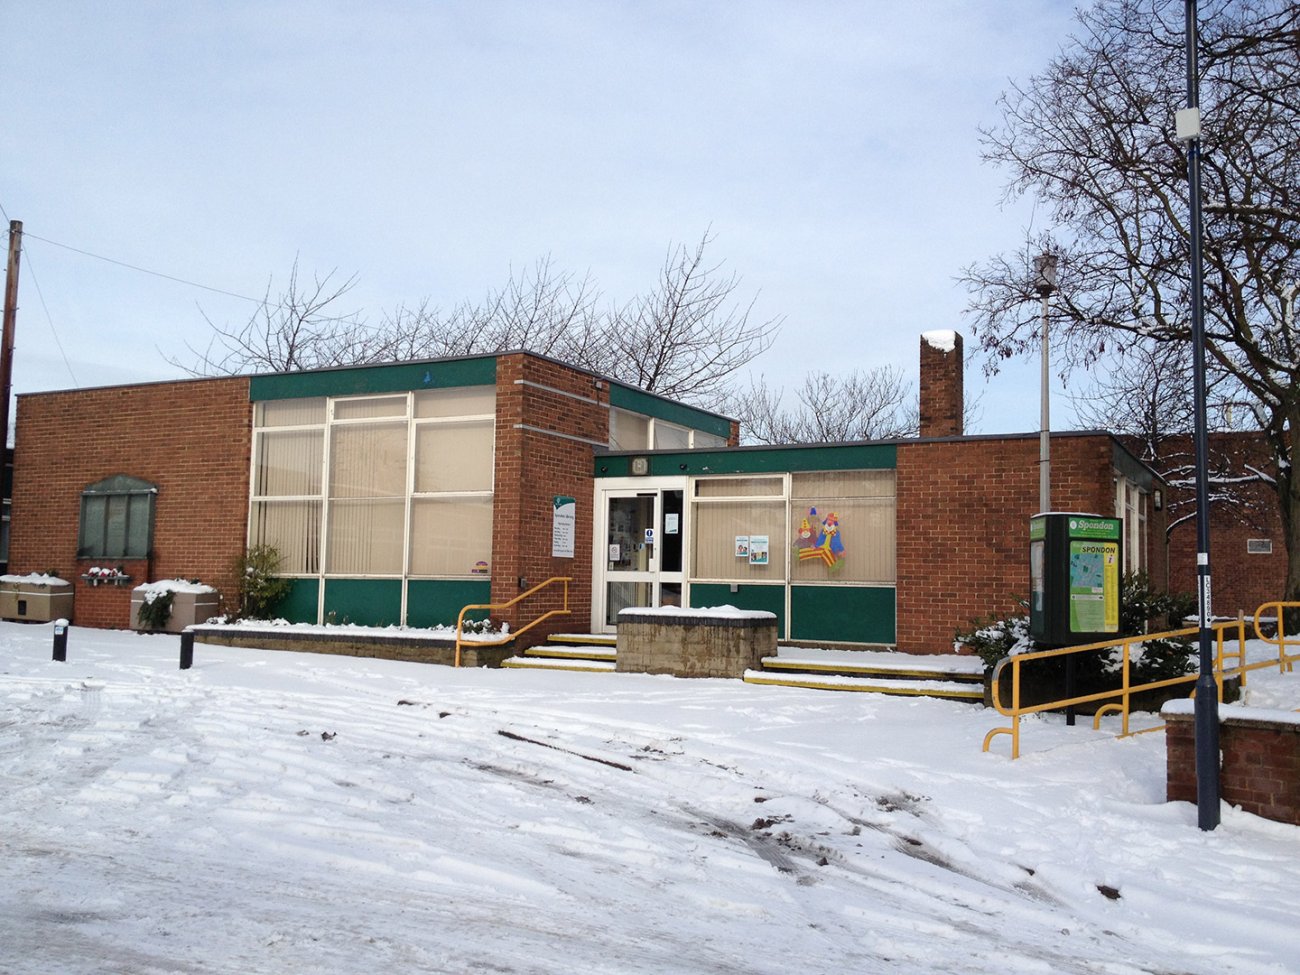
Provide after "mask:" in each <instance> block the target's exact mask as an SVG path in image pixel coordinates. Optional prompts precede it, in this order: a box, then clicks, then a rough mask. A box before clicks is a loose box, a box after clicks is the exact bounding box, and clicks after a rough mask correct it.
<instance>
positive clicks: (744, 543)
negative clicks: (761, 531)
mask: <svg viewBox="0 0 1300 975" xmlns="http://www.w3.org/2000/svg"><path fill="white" fill-rule="evenodd" d="M736 558H738V559H747V558H749V536H748V535H737V536H736Z"/></svg>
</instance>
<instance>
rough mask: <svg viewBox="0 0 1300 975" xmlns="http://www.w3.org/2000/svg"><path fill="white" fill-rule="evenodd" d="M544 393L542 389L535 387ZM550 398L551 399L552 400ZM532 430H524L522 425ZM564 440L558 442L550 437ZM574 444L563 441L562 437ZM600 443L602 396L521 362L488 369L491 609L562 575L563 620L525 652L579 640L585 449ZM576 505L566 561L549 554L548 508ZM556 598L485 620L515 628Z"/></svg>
mask: <svg viewBox="0 0 1300 975" xmlns="http://www.w3.org/2000/svg"><path fill="white" fill-rule="evenodd" d="M544 387H549V388H544ZM555 390H559V392H555ZM524 425H526V426H528V427H535V428H540V431H554V432H553V433H552V432H539V430H530V429H523V426H524ZM557 434H563V435H564V436H558V435H557ZM574 437H576V438H581V439H577V440H575V439H570V438H574ZM608 441H609V387H608V385H607V384H606V383H604V382H601V383H599V385H598V384H597V381H596V380H595V378H594V377H592V376H591V375H589V374H587V373H584V372H579V371H577V370H575V369H571V368H569V367H567V366H564V365H562V364H560V363H558V362H550V361H547V360H544V359H536V358H533V357H531V356H525V355H510V356H502V357H501V358H500V359H498V360H497V450H496V488H495V495H496V497H495V502H494V508H493V510H494V525H493V531H492V562H493V564H492V601H493V602H504V601H506V600H509V599H512V598H514V597H515V596H517V595H519V593H520V592H521V591H522V589H521V586H520V584H519V580H520V579H521V578H522V579H525V580H526V581H527V585H529V586H532V585H536V584H537V583H539V582H542V581H544V580H545V579H548V578H550V577H552V576H570V577H572V580H573V581H572V582H571V583H570V584H569V608H570V610H571V612H570V614H569V615H568V616H561V617H557V618H555V619H553V620H550V621H548V622H547V623H544V624H542V625H541V626H539V627H538V628H537V629H536V630H532V631H530V632H529V633H528V634H527V635H526V636H525V637H524V641H523V642H525V643H527V644H529V645H531V644H533V643H537V642H540V641H542V640H544V639H545V637H546V634H548V633H562V632H586V631H587V630H588V629H589V627H590V623H591V598H592V593H591V565H592V551H591V544H592V541H591V525H592V504H593V486H594V485H593V478H592V467H593V463H594V462H593V451H594V444H595V443H600V444H605V443H608ZM557 495H567V496H569V497H572V498H576V499H577V531H576V535H577V538H576V543H575V547H574V557H573V558H571V559H568V558H554V557H552V555H551V524H552V512H553V499H554V498H555V497H556V496H557ZM560 605H561V600H560V591H559V590H558V589H556V590H555V591H554V592H548V593H539V594H538V595H537V596H535V597H532V598H531V599H529V600H527V601H526V604H525V605H522V606H520V607H518V608H517V610H516V611H515V612H513V613H505V614H494V618H498V619H501V618H504V619H507V620H509V621H510V623H511V625H512V626H514V627H515V628H518V627H519V626H520V625H522V624H524V623H526V622H528V621H529V620H532V619H534V618H536V617H537V616H538V615H539V614H540V613H542V612H545V611H547V610H550V609H558V608H560Z"/></svg>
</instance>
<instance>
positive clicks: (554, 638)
mask: <svg viewBox="0 0 1300 975" xmlns="http://www.w3.org/2000/svg"><path fill="white" fill-rule="evenodd" d="M546 640H547V642H548V643H552V644H556V643H558V644H564V645H568V646H572V645H574V644H577V645H579V646H591V647H613V646H617V645H618V637H617V636H615V635H614V634H613V633H552V634H551V635H550V636H548V637H547V638H546Z"/></svg>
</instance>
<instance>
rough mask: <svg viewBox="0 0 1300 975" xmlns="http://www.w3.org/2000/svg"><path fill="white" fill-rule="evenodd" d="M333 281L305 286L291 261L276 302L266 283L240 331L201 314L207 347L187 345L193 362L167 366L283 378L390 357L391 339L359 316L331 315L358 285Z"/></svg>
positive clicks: (174, 360)
mask: <svg viewBox="0 0 1300 975" xmlns="http://www.w3.org/2000/svg"><path fill="white" fill-rule="evenodd" d="M335 275H336V272H334V271H331V272H330V273H329V274H327V275H325V276H324V277H323V278H322V277H315V278H313V280H312V283H311V284H305V283H304V282H302V281H300V280H299V276H298V261H297V259H296V258H295V260H294V262H293V267H292V269H291V270H290V271H289V281H288V283H287V284H286V286H285V288H284V290H283V291H282V292H281V293H280V295H279V297H278V298H272V297H271V291H272V285H273V282H268V283H267V286H266V296H265V297H264V298H263V300H262V303H261V305H260V306H258V309H257V311H255V312H254V313H253V314H252V315H251V316H250V317H249V319H248V321H247V322H245V323H244V324H243V325H240V326H234V327H227V326H222V325H218V324H216V323H215V322H213V321H212V319H211V318H209V317H208V316H207V314H206V313H204V315H203V317H204V319H205V320H206V321H207V323H208V325H209V326H210V327H211V329H212V335H211V338H210V339H209V342H208V345H207V347H206V348H204V349H202V350H199V349H196V348H194V346H192V345H189V344H188V343H186V348H187V349H188V351H189V353H190V355H191V356H193V357H194V358H193V360H192V361H188V362H183V361H181V360H180V359H178V358H176V357H168V358H167V361H168V362H169V363H171V364H172V365H173V366H176V367H177V368H178V369H182V370H184V371H185V372H188V373H189V374H190V375H192V376H215V375H230V374H233V373H239V372H287V371H290V370H294V369H312V368H316V367H319V366H336V365H344V364H347V363H356V362H375V361H381V360H383V359H385V358H390V357H392V349H391V347H390V340H389V337H388V336H387V335H385V334H384V332H383V331H382V330H375V329H371V328H369V327H367V325H366V323H365V320H364V319H363V318H362V316H361V313H360V312H359V311H351V312H343V313H338V314H336V313H334V312H335V308H336V306H337V305H338V304H339V303H340V302H341V301H342V300H343V298H345V297H346V296H347V294H348V293H349V292H350V291H351V290H352V289H353V288H354V287H356V283H357V276H356V275H355V274H354V275H352V276H351V277H349V278H347V279H345V280H343V281H341V282H337V283H336V282H335Z"/></svg>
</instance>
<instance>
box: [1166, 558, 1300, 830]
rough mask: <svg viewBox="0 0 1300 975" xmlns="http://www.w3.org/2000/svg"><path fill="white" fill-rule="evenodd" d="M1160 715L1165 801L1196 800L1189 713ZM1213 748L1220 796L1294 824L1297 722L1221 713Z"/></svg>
mask: <svg viewBox="0 0 1300 975" xmlns="http://www.w3.org/2000/svg"><path fill="white" fill-rule="evenodd" d="M1211 554H1212V553H1211ZM1165 718H1166V721H1167V722H1168V723H1167V724H1166V726H1165V776H1166V791H1165V795H1166V797H1167V798H1168V800H1169V801H1170V802H1196V739H1195V719H1194V716H1193V715H1190V714H1166V715H1165ZM1219 749H1220V752H1221V753H1222V755H1223V761H1222V764H1221V766H1220V769H1219V795H1220V797H1221V798H1222V799H1223V800H1224V801H1225V802H1227V803H1228V804H1229V805H1233V806H1240V807H1241V808H1242V809H1244V810H1245V811H1246V812H1249V813H1254V814H1255V815H1256V816H1263V817H1264V818H1265V819H1272V820H1276V821H1277V822H1280V823H1291V824H1292V825H1295V826H1300V725H1297V724H1293V723H1290V722H1284V721H1270V720H1268V719H1267V718H1263V717H1256V716H1250V717H1247V716H1244V715H1243V716H1234V715H1231V714H1224V715H1222V720H1221V721H1220V724H1219Z"/></svg>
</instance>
